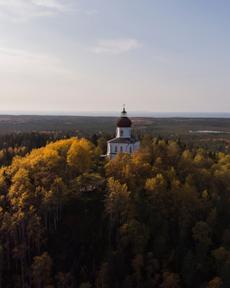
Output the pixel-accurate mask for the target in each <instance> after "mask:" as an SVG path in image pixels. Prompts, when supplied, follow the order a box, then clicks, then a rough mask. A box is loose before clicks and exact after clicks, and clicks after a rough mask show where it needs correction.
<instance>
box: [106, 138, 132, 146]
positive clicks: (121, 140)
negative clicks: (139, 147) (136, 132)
mask: <svg viewBox="0 0 230 288" xmlns="http://www.w3.org/2000/svg"><path fill="white" fill-rule="evenodd" d="M136 142H137V141H136V139H134V138H122V137H118V138H113V139H111V140H109V141H108V143H120V144H122V143H124V144H134V143H136Z"/></svg>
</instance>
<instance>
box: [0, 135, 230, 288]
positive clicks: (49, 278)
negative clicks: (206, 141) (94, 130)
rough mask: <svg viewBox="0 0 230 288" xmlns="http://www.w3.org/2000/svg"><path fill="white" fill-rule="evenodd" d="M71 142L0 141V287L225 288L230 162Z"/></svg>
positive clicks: (57, 138) (147, 146) (184, 150)
mask: <svg viewBox="0 0 230 288" xmlns="http://www.w3.org/2000/svg"><path fill="white" fill-rule="evenodd" d="M70 136H71V135H69V136H66V139H61V138H63V135H38V134H36V133H35V134H32V135H30V137H28V134H23V135H20V136H18V135H17V136H14V139H12V137H8V138H1V139H0V150H1V149H2V150H1V151H3V152H1V153H0V155H1V154H2V158H1V157H0V158H1V168H0V287H3V288H8V287H9V288H11V287H15V288H17V287H18V288H19V287H20V288H21V287H22V288H28V287H34V288H43V287H46V288H48V287H49V288H52V287H58V288H72V287H73V288H74V287H79V288H94V287H95V288H120V287H121V288H123V287H124V288H142V287H143V288H151V287H156V288H158V287H159V288H180V287H181V288H182V287H186V288H187V287H188V288H194V287H201V288H202V287H204V288H205V287H207V288H220V287H223V288H229V287H230V209H229V205H230V182H229V179H230V155H229V154H227V153H223V152H218V151H210V150H208V149H204V148H198V147H196V146H194V147H193V146H191V145H187V144H184V143H183V142H182V141H181V140H166V139H162V138H159V137H158V138H154V137H152V136H151V135H145V136H144V137H143V138H142V142H141V149H140V150H139V151H137V152H135V153H134V154H132V155H128V154H122V153H121V154H118V155H117V156H116V158H114V159H113V160H108V159H105V158H102V157H101V154H103V153H104V151H103V150H104V149H105V143H106V139H105V138H102V137H96V136H95V135H94V136H92V137H91V138H90V139H89V138H88V139H86V138H81V137H79V138H76V137H70ZM6 137H7V136H6ZM35 139H36V141H35ZM6 143H9V145H8V146H7V145H6ZM23 147H24V148H23ZM8 150H9V151H8ZM4 153H5V154H4ZM3 156H5V157H6V156H7V157H6V158H4V157H3Z"/></svg>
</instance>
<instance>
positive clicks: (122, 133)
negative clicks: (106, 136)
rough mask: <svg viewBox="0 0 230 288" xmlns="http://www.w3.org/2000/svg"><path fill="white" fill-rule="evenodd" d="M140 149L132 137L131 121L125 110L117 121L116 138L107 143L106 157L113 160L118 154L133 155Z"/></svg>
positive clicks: (137, 142) (138, 143)
mask: <svg viewBox="0 0 230 288" xmlns="http://www.w3.org/2000/svg"><path fill="white" fill-rule="evenodd" d="M139 147H140V142H139V141H137V140H136V139H135V138H133V137H132V121H131V120H130V119H129V118H128V116H127V112H126V110H125V108H123V111H122V112H121V117H120V118H119V119H118V121H117V129H116V137H115V138H113V139H111V140H109V141H108V142H107V156H108V157H109V158H111V159H112V158H114V157H115V156H116V155H117V154H118V153H129V154H131V153H133V152H134V151H136V150H138V149H139Z"/></svg>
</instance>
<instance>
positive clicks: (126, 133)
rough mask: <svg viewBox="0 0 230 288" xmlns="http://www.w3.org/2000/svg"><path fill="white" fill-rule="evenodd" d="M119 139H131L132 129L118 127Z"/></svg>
mask: <svg viewBox="0 0 230 288" xmlns="http://www.w3.org/2000/svg"><path fill="white" fill-rule="evenodd" d="M116 137H117V138H130V137H131V128H130V127H123V128H122V127H117V135H116Z"/></svg>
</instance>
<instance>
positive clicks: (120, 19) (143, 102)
mask: <svg viewBox="0 0 230 288" xmlns="http://www.w3.org/2000/svg"><path fill="white" fill-rule="evenodd" d="M229 31H230V1H229V0H215V1H214V0H0V111H1V112H8V111H24V112H28V113H30V112H31V113H32V112H33V113H36V112H38V111H41V112H43V113H46V112H47V113H51V112H52V113H55V112H56V113H62V114H63V113H64V114H65V113H72V112H75V113H76V112H81V113H82V112H83V113H84V111H104V112H105V111H120V110H121V108H122V105H123V104H124V103H125V104H126V106H127V110H128V111H151V112H217V113H221V112H229V111H230V34H229Z"/></svg>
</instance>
